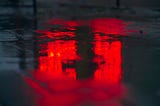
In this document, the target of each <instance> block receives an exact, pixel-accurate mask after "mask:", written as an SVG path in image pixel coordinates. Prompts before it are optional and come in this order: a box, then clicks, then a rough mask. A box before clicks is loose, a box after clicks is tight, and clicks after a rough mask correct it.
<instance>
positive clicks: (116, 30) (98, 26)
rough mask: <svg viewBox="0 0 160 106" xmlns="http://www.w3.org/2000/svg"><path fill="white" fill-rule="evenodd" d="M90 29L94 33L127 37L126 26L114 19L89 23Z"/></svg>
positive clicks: (103, 19)
mask: <svg viewBox="0 0 160 106" xmlns="http://www.w3.org/2000/svg"><path fill="white" fill-rule="evenodd" d="M90 25H91V28H93V31H94V32H96V33H103V34H114V35H116V36H117V35H127V33H126V32H127V30H126V25H127V23H124V21H122V20H119V19H116V18H100V19H95V20H92V21H91V22H90Z"/></svg>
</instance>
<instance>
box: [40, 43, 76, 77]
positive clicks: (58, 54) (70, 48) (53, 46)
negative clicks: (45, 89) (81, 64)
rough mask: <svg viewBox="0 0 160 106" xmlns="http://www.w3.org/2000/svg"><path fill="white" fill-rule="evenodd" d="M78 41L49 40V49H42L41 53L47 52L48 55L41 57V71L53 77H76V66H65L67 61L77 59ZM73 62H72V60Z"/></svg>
mask: <svg viewBox="0 0 160 106" xmlns="http://www.w3.org/2000/svg"><path fill="white" fill-rule="evenodd" d="M75 43H76V41H75V40H70V41H62V40H56V41H54V42H48V43H47V46H45V47H46V48H47V50H44V51H43V50H41V51H40V53H45V52H47V53H46V55H47V56H40V57H39V73H43V74H47V75H49V76H50V77H52V78H59V79H61V78H62V79H63V78H65V77H69V78H73V79H76V72H75V68H66V69H65V70H64V69H62V68H63V63H64V64H67V63H66V61H74V60H76V59H77V57H78V56H77V54H76V45H75ZM70 63H72V62H70Z"/></svg>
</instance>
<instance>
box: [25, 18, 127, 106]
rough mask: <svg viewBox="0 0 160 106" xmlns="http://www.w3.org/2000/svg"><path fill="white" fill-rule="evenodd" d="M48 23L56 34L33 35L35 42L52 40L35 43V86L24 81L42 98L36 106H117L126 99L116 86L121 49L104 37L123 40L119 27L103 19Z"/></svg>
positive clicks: (120, 24) (122, 27) (118, 23)
mask: <svg viewBox="0 0 160 106" xmlns="http://www.w3.org/2000/svg"><path fill="white" fill-rule="evenodd" d="M50 23H52V24H56V25H60V28H59V29H56V28H55V29H54V28H53V29H52V30H44V31H43V30H39V31H38V32H39V33H40V37H39V41H43V40H44V39H48V38H49V39H50V38H52V40H51V41H47V42H43V43H42V42H39V46H40V50H39V52H38V53H39V57H38V69H37V70H36V71H35V72H34V77H35V80H37V82H38V83H34V81H32V80H30V79H26V81H27V82H28V83H29V84H30V85H31V86H33V88H35V90H37V91H38V92H39V94H41V95H42V96H41V98H40V99H38V101H37V102H38V106H53V105H55V106H73V105H77V106H81V105H82V106H83V105H84V106H85V105H92V106H106V105H107V106H122V104H121V100H122V99H124V97H125V94H126V91H125V90H124V87H123V86H122V84H121V79H122V66H121V63H122V57H121V49H122V43H121V41H120V40H119V39H118V38H116V39H115V38H113V37H111V36H108V35H115V36H118V35H126V34H124V32H125V31H124V30H126V29H125V24H124V23H123V21H121V20H118V19H112V18H109V19H107V18H106V19H97V20H96V19H94V20H91V21H86V22H85V21H82V22H80V21H65V20H58V21H57V20H55V21H54V20H52V21H50ZM84 23H87V24H84ZM80 29H84V32H83V30H82V32H81V31H79V30H80ZM66 37H67V39H64V38H66ZM57 38H58V39H57ZM42 85H43V86H42Z"/></svg>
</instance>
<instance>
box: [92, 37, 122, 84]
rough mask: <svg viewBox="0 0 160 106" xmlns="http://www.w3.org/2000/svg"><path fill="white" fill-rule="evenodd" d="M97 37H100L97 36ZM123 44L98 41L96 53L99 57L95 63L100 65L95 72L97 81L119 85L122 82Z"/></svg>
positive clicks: (95, 47)
mask: <svg viewBox="0 0 160 106" xmlns="http://www.w3.org/2000/svg"><path fill="white" fill-rule="evenodd" d="M95 36H96V37H97V36H98V35H95ZM99 38H100V36H99ZM121 46H122V44H121V42H120V41H112V42H111V43H110V42H107V41H100V40H99V41H96V42H95V45H94V52H95V54H96V55H97V56H96V57H95V59H94V61H95V62H96V63H97V64H98V69H97V70H96V71H95V75H94V77H95V79H96V80H98V81H106V83H110V84H114V83H119V82H120V80H121V75H122V69H121V61H122V60H121Z"/></svg>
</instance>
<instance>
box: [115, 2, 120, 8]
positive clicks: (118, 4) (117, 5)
mask: <svg viewBox="0 0 160 106" xmlns="http://www.w3.org/2000/svg"><path fill="white" fill-rule="evenodd" d="M116 7H117V8H120V0H116Z"/></svg>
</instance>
